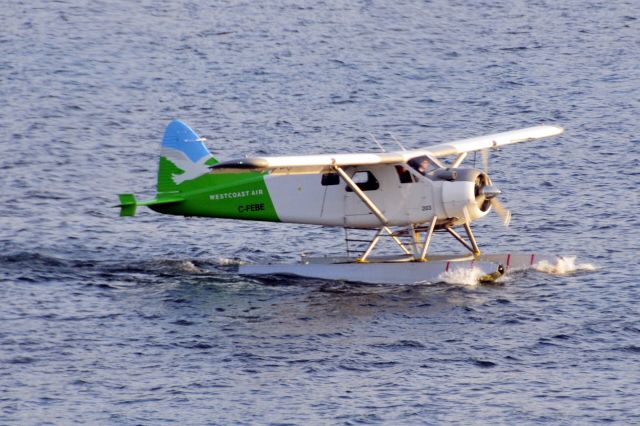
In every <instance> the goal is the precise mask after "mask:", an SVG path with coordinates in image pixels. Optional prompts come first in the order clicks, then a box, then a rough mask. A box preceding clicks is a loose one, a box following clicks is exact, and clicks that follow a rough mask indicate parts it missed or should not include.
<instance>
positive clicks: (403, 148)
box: [389, 132, 407, 151]
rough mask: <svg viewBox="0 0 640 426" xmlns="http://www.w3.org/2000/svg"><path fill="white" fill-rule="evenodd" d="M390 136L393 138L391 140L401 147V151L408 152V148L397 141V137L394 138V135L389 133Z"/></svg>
mask: <svg viewBox="0 0 640 426" xmlns="http://www.w3.org/2000/svg"><path fill="white" fill-rule="evenodd" d="M389 136H391V139H393V140H394V141H395V143H397V144H398V146H399V147H400V149H402V150H403V151H406V150H407V148H405V147H404V145H402V144H401V143H400V141H399V140H398V139H396V137H395V136H393V133H391V132H389Z"/></svg>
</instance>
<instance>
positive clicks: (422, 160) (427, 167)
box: [407, 155, 438, 176]
mask: <svg viewBox="0 0 640 426" xmlns="http://www.w3.org/2000/svg"><path fill="white" fill-rule="evenodd" d="M407 164H409V165H410V166H411V167H412V168H413V169H415V170H416V171H417V172H418V173H420V174H421V175H423V176H424V175H426V174H427V173H429V172H431V171H433V170H435V169H437V168H438V167H437V166H436V165H434V164H433V163H432V162H431V160H429V157H427V156H426V155H421V156H419V157H413V158H412V159H411V160H409V161H407Z"/></svg>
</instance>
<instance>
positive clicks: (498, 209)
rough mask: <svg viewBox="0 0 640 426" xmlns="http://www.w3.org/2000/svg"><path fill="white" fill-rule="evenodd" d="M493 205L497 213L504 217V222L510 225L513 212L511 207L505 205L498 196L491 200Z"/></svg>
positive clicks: (505, 224)
mask: <svg viewBox="0 0 640 426" xmlns="http://www.w3.org/2000/svg"><path fill="white" fill-rule="evenodd" d="M491 206H493V208H494V210H495V211H496V213H498V216H500V218H501V219H502V224H503V225H504V226H509V223H510V222H511V212H510V211H509V209H507V208H506V207H504V206H503V205H502V203H500V201H498V199H497V198H493V199H492V200H491Z"/></svg>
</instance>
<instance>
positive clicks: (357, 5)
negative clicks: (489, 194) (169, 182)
mask: <svg viewBox="0 0 640 426" xmlns="http://www.w3.org/2000/svg"><path fill="white" fill-rule="evenodd" d="M205 3H209V4H205ZM0 9H1V10H2V11H1V12H0V23H1V24H2V30H0V53H1V55H0V100H1V101H2V102H0V166H1V170H2V173H1V174H0V296H1V298H2V301H3V303H2V304H1V307H0V324H1V325H0V423H2V424H74V423H82V424H123V425H128V424H132V425H133V424H154V425H155V424H216V425H217V424H220V425H226V424H305V425H307V424H443V423H446V424H448V423H457V424H471V423H474V424H489V423H491V424H496V423H497V424H586V423H605V422H606V423H614V424H637V423H640V408H639V407H640V404H639V401H640V308H639V306H640V304H639V301H640V291H639V285H638V284H639V282H638V281H639V280H638V275H639V274H640V268H639V267H638V253H639V252H640V242H639V237H640V232H639V230H640V221H639V218H638V211H639V207H640V197H639V188H640V171H639V170H640V148H639V147H640V137H639V136H638V135H639V134H640V126H639V125H638V117H639V116H640V67H638V51H639V49H640V20H639V19H640V5H639V4H638V3H637V2H636V1H631V0H630V1H617V2H610V3H606V2H597V1H588V0H582V1H581V0H567V1H557V2H548V1H543V0H538V1H515V0H514V1H507V2H501V3H500V4H497V2H487V1H480V2H463V1H443V0H432V1H409V0H406V1H404V0H403V1H397V2H381V1H355V2H340V1H320V2H315V1H313V2H312V1H306V0H303V1H298V2H284V1H279V0H276V1H269V2H243V1H237V2H236V1H218V2H204V3H203V4H201V3H200V2H192V1H160V0H159V1H151V0H148V1H142V2H128V1H121V0H118V1H109V2H106V1H57V2H44V1H36V2H21V1H9V2H7V1H0ZM172 118H180V119H183V120H185V121H186V122H187V123H189V124H190V125H191V126H192V127H193V128H194V129H195V130H196V131H197V132H198V133H199V134H201V135H202V136H204V137H206V138H207V139H208V142H207V144H208V146H209V147H210V149H211V151H212V152H213V153H214V154H215V155H216V156H217V157H218V158H221V159H225V158H234V157H238V156H240V155H245V154H256V153H259V154H269V155H282V154H311V153H321V152H354V151H377V147H376V145H375V144H374V143H373V142H372V141H371V139H370V137H369V134H372V135H375V136H376V138H377V139H378V140H379V141H380V142H381V143H383V144H384V145H385V146H387V147H388V148H389V149H394V148H395V143H394V142H393V138H392V137H391V135H393V136H394V137H396V138H397V139H399V140H400V141H402V143H403V144H404V145H405V146H407V147H408V148H418V147H421V146H426V145H429V144H431V143H438V142H442V141H447V140H452V139H457V138H462V137H469V136H476V135H480V134H486V133H491V132H494V131H502V130H508V129H516V128H520V127H525V126H529V125H536V124H539V123H553V124H559V125H562V126H564V127H565V128H566V133H565V134H563V135H562V136H560V137H556V138H552V139H548V140H544V141H538V142H535V143H525V144H519V145H514V146H510V147H506V148H505V149H503V150H501V151H498V152H495V153H492V157H491V164H490V173H491V175H492V178H493V180H494V182H496V183H497V184H498V185H499V186H500V188H501V189H502V190H503V192H504V194H503V197H502V199H503V200H504V203H505V204H506V205H508V206H509V208H510V209H511V210H512V212H513V220H512V224H511V226H510V227H509V228H503V227H502V226H501V225H500V223H499V220H498V218H497V217H496V216H495V215H491V216H489V217H487V218H485V219H483V220H481V221H479V222H478V223H477V224H476V226H475V228H474V229H475V232H476V236H477V238H478V241H479V244H480V245H481V247H482V248H483V249H484V250H485V251H487V252H500V251H505V250H515V251H523V250H525V251H528V250H532V251H539V252H550V253H559V254H567V255H573V256H575V257H576V260H575V262H574V264H570V265H566V266H567V268H565V270H564V271H562V272H564V273H561V274H549V273H544V272H539V271H527V272H525V273H520V274H512V275H508V276H507V277H506V278H505V279H504V280H503V282H502V283H501V284H500V285H492V286H477V285H472V284H470V283H469V282H468V280H466V279H465V278H464V277H453V278H451V279H449V280H446V281H443V282H439V283H431V284H428V285H413V286H411V285H407V286H375V285H359V284H353V283H344V282H326V281H316V280H303V279H291V278H277V277H274V278H271V279H261V280H257V279H252V278H247V277H240V276H238V275H237V274H236V272H235V270H236V266H235V265H237V264H238V263H240V262H254V261H296V260H297V259H298V256H299V255H300V253H301V252H305V253H309V252H316V253H321V254H322V253H329V254H338V253H340V251H341V250H342V248H343V247H342V235H343V234H342V231H341V230H339V229H332V228H318V227H312V226H301V225H287V224H268V223H258V222H235V221H230V220H215V219H211V220H208V219H185V218H179V217H169V216H162V215H158V214H155V213H153V212H151V211H149V210H145V209H140V212H139V214H138V216H136V217H135V218H120V217H118V210H117V209H114V208H112V206H113V205H114V204H116V202H117V198H116V194H117V193H120V192H130V191H132V192H136V194H138V195H139V196H140V197H142V198H144V197H145V196H152V195H153V191H154V186H155V173H156V167H157V161H158V150H159V143H160V138H161V135H162V131H163V128H164V126H165V125H166V123H167V122H168V121H169V120H171V119H172ZM477 160H478V161H477V163H478V165H479V159H477ZM467 161H468V162H473V161H474V159H473V158H470V159H469V160H467ZM436 243H437V244H439V245H440V247H443V248H446V247H447V245H448V241H447V240H446V239H444V238H442V239H441V240H440V239H439V240H438V241H436Z"/></svg>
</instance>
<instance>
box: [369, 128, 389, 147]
mask: <svg viewBox="0 0 640 426" xmlns="http://www.w3.org/2000/svg"><path fill="white" fill-rule="evenodd" d="M369 136H371V139H373V141H374V142H375V143H376V145H378V148H380V150H381V151H382V152H387V150H386V149H384V147H383V146H382V145H381V144H380V142H378V139H376V137H375V136H373V133H371V132H369Z"/></svg>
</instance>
